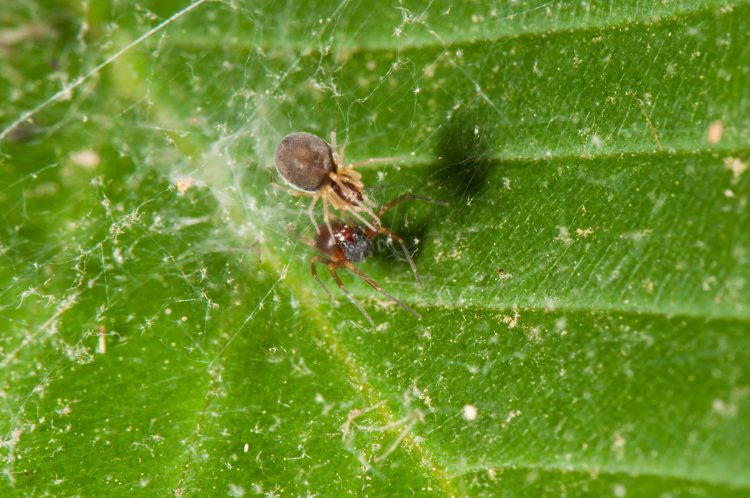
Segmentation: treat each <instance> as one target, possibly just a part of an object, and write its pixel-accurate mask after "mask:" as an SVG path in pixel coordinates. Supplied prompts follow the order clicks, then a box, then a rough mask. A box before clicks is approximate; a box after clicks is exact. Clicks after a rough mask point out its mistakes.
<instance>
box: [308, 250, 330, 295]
mask: <svg viewBox="0 0 750 498" xmlns="http://www.w3.org/2000/svg"><path fill="white" fill-rule="evenodd" d="M317 263H325V264H328V263H329V261H328V260H326V259H324V258H321V257H320V256H313V257H312V258H310V273H312V276H313V278H314V279H315V281H316V282H318V283H319V284H320V286H321V287H323V290H324V291H326V294H328V297H330V298H331V299H333V294H331V291H329V290H328V287H326V284H324V283H323V281H322V280H321V279H320V277H319V276H318V270H317V269H316V268H315V265H316V264H317Z"/></svg>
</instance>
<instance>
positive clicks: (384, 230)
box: [378, 227, 422, 287]
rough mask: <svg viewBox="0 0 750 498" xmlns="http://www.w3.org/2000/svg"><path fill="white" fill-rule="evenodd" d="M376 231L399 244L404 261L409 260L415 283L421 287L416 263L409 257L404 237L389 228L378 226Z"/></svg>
mask: <svg viewBox="0 0 750 498" xmlns="http://www.w3.org/2000/svg"><path fill="white" fill-rule="evenodd" d="M378 233H382V234H383V235H387V236H388V237H390V238H392V239H393V240H395V241H396V242H398V243H399V244H401V249H403V250H404V256H406V261H408V262H409V266H411V272H412V273H413V274H414V279H415V280H416V281H417V285H419V286H420V287H422V280H420V278H419V274H418V273H417V265H415V264H414V260H413V259H411V253H410V252H409V249H407V248H406V244H405V243H404V239H402V238H401V237H399V236H398V235H396V234H395V233H393V232H391V231H390V230H389V229H387V228H385V227H380V229H379V230H378Z"/></svg>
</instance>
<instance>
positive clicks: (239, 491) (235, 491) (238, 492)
mask: <svg viewBox="0 0 750 498" xmlns="http://www.w3.org/2000/svg"><path fill="white" fill-rule="evenodd" d="M229 496H234V497H235V498H240V497H242V496H245V488H243V487H242V486H240V485H239V484H230V485H229Z"/></svg>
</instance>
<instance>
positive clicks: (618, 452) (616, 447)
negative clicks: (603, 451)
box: [612, 432, 626, 460]
mask: <svg viewBox="0 0 750 498" xmlns="http://www.w3.org/2000/svg"><path fill="white" fill-rule="evenodd" d="M625 442H626V441H625V438H624V437H622V434H620V433H619V432H616V433H615V436H614V439H613V440H612V451H613V452H614V454H615V456H616V457H617V459H618V460H622V459H623V458H624V457H625Z"/></svg>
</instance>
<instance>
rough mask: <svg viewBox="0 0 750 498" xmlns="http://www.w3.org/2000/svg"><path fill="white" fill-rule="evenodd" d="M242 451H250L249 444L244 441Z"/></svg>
mask: <svg viewBox="0 0 750 498" xmlns="http://www.w3.org/2000/svg"><path fill="white" fill-rule="evenodd" d="M242 451H243V452H244V453H247V452H248V451H250V444H249V443H245V446H243V447H242Z"/></svg>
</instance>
